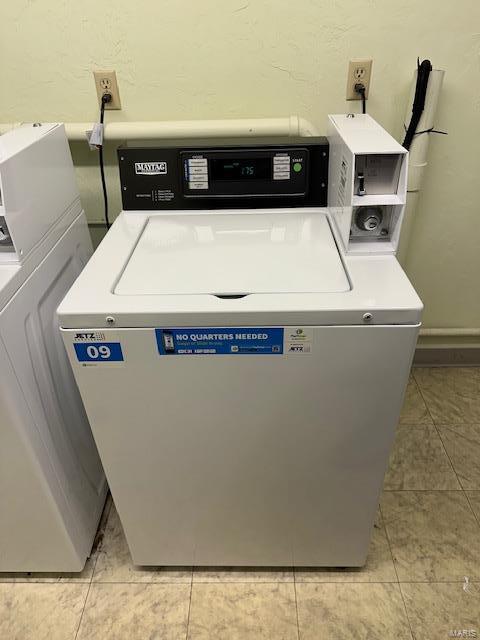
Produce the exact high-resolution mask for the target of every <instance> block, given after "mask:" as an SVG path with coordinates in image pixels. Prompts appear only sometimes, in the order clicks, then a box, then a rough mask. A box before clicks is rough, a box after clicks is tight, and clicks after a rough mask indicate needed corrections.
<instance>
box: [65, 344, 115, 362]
mask: <svg viewBox="0 0 480 640" xmlns="http://www.w3.org/2000/svg"><path fill="white" fill-rule="evenodd" d="M73 346H74V348H75V353H76V354H77V360H78V361H79V362H123V352H122V347H121V345H120V342H87V343H80V344H78V343H75V344H74V345H73Z"/></svg>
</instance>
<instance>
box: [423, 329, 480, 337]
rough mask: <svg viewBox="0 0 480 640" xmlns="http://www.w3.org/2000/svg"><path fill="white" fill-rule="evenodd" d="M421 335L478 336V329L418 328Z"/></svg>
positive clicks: (479, 334) (479, 331)
mask: <svg viewBox="0 0 480 640" xmlns="http://www.w3.org/2000/svg"><path fill="white" fill-rule="evenodd" d="M420 335H421V336H435V337H438V336H458V337H467V338H470V337H475V336H479V337H480V329H463V328H445V329H429V328H428V327H427V328H425V329H420Z"/></svg>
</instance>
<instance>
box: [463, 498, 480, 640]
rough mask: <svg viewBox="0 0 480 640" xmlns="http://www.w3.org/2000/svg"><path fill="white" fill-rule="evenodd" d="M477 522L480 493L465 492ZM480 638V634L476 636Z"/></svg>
mask: <svg viewBox="0 0 480 640" xmlns="http://www.w3.org/2000/svg"><path fill="white" fill-rule="evenodd" d="M465 493H466V495H467V498H468V500H469V502H470V506H471V507H472V509H473V511H474V513H475V515H476V516H477V520H478V521H479V522H480V491H465ZM478 637H479V638H480V634H479V635H478Z"/></svg>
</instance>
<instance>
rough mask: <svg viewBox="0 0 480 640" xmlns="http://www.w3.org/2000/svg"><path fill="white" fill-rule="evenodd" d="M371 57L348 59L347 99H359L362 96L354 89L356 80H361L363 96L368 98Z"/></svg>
mask: <svg viewBox="0 0 480 640" xmlns="http://www.w3.org/2000/svg"><path fill="white" fill-rule="evenodd" d="M372 64H373V60H372V59H371V58H363V59H358V60H350V62H349V63H348V75H347V100H361V99H362V96H361V95H360V94H359V93H357V92H356V91H355V85H356V84H357V82H361V83H362V84H363V85H364V87H365V98H368V92H369V89H370V79H371V76H372Z"/></svg>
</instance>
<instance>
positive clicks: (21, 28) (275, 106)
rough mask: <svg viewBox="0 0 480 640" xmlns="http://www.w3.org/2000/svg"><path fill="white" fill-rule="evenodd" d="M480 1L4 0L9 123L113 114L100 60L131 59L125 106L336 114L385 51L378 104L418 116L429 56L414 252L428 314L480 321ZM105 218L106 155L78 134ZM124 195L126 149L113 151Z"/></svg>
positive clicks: (444, 322) (184, 113) (375, 88)
mask: <svg viewBox="0 0 480 640" xmlns="http://www.w3.org/2000/svg"><path fill="white" fill-rule="evenodd" d="M479 31H480V3H479V2H477V1H474V0H457V1H456V2H455V3H452V2H438V0H424V2H418V0H397V1H395V2H394V1H393V0H363V2H358V0H342V1H340V0H297V2H292V1H291V0H269V1H267V0H251V1H250V2H248V0H202V2H195V1H193V0H191V1H190V2H180V1H179V0H149V1H147V0H136V1H135V2H132V1H131V0H116V1H115V2H98V1H95V2H94V1H93V0H82V2H73V0H2V1H1V3H0V55H1V61H2V64H1V66H0V86H1V91H0V122H9V121H22V120H25V121H32V120H40V121H41V120H44V121H45V120H50V121H52V120H54V121H88V120H94V119H95V118H96V117H97V103H96V96H95V91H94V85H93V79H92V70H93V69H98V68H100V69H101V68H106V69H109V68H113V69H116V71H117V77H118V80H119V86H120V93H121V99H122V104H123V110H122V111H121V112H115V113H109V114H108V116H107V117H108V118H112V119H119V120H123V119H125V120H163V119H184V118H188V119H190V118H228V117H243V116H252V117H258V116H275V115H287V114H298V115H301V116H304V117H306V118H309V119H310V120H312V121H313V122H314V123H316V124H317V125H318V126H319V127H320V128H321V129H323V128H324V123H325V118H326V114H327V113H335V112H337V113H338V112H344V111H345V110H346V109H348V110H351V109H352V108H353V109H357V108H358V103H348V106H347V103H345V100H344V96H345V81H346V68H347V62H348V60H349V59H350V58H352V57H370V56H371V57H373V58H374V67H373V84H372V89H371V97H370V100H369V102H368V110H369V112H370V113H371V114H372V115H373V117H375V118H376V119H377V120H378V121H379V122H380V123H381V124H383V126H385V127H386V128H387V129H388V130H389V131H390V132H391V133H392V134H393V135H394V136H396V137H399V136H400V135H401V131H402V119H403V115H404V111H405V107H406V103H407V99H408V95H409V87H410V81H411V77H412V72H413V68H414V65H415V62H416V57H417V55H419V56H420V57H421V58H425V57H429V58H430V59H431V60H432V62H433V64H434V66H436V67H439V68H444V69H446V71H447V74H446V79H445V85H444V91H443V95H442V99H441V105H440V109H439V113H438V118H437V120H438V126H439V127H441V128H443V129H445V130H447V131H448V133H449V135H448V136H435V137H434V138H433V139H432V142H431V146H430V149H431V154H430V166H429V170H428V175H427V179H426V182H425V188H424V191H423V193H422V195H421V197H420V202H419V208H418V211H417V220H416V222H415V227H414V232H413V238H412V241H411V243H410V249H409V254H408V259H407V268H408V272H409V274H410V276H411V279H412V281H413V282H414V284H415V286H416V287H417V289H418V291H419V293H420V295H421V296H422V298H423V299H424V301H425V304H426V312H425V324H426V325H427V326H434V327H448V326H451V327H462V326H463V327H475V326H478V325H479V324H480V285H479V274H480V220H479V217H480V206H479V202H478V185H479V176H480V153H479V140H480V118H479V116H480V97H479V96H480V57H479V53H480V33H479ZM72 151H73V154H74V160H75V163H76V166H77V169H78V178H79V183H80V187H81V192H82V198H83V202H84V206H85V208H86V210H87V213H88V216H89V219H90V220H91V221H98V220H101V217H102V208H101V194H100V189H99V179H98V170H97V165H96V163H97V155H96V153H95V152H90V151H89V150H88V148H87V147H86V145H83V144H80V143H76V144H74V145H72ZM107 160H108V161H109V165H110V166H109V167H108V180H109V191H110V194H111V200H112V211H113V212H115V211H118V210H119V206H120V203H119V198H118V179H117V172H116V167H115V153H114V148H113V147H112V148H110V149H108V150H107Z"/></svg>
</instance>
